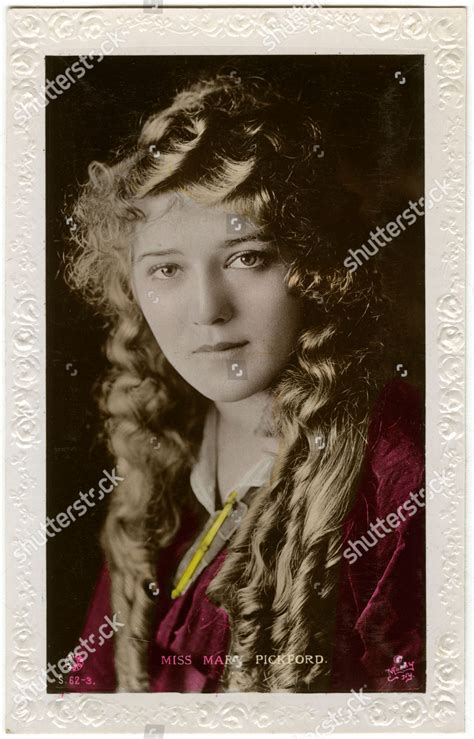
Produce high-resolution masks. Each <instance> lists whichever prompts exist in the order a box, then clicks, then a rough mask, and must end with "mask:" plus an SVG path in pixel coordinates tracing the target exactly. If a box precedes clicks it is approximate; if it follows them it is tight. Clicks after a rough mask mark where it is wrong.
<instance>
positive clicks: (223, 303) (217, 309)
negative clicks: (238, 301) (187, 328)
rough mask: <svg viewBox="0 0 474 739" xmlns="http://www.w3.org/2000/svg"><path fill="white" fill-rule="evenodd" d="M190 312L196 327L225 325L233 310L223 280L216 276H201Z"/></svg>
mask: <svg viewBox="0 0 474 739" xmlns="http://www.w3.org/2000/svg"><path fill="white" fill-rule="evenodd" d="M191 310H192V316H191V318H192V321H193V323H194V324H195V325H196V326H212V325H214V324H216V323H227V321H229V320H230V318H231V317H232V315H233V308H232V299H231V295H230V294H229V290H228V288H227V287H226V285H225V284H224V281H223V279H222V278H219V276H218V275H216V274H207V275H201V276H200V278H199V280H198V284H197V286H196V293H195V300H194V301H193V305H192V308H191Z"/></svg>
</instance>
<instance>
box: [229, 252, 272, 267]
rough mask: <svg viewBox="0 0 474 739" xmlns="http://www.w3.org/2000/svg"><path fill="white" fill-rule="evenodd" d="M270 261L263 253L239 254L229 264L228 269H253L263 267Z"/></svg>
mask: <svg viewBox="0 0 474 739" xmlns="http://www.w3.org/2000/svg"><path fill="white" fill-rule="evenodd" d="M268 261H269V257H268V255H267V254H264V253H263V252H261V251H247V252H243V253H242V254H237V255H236V256H235V257H233V258H232V260H231V261H230V262H228V263H227V266H228V267H234V268H236V269H251V268H252V267H262V266H263V265H266V264H267V263H268Z"/></svg>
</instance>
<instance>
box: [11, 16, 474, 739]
mask: <svg viewBox="0 0 474 739" xmlns="http://www.w3.org/2000/svg"><path fill="white" fill-rule="evenodd" d="M287 12H288V10H285V9H283V8H279V9H271V8H260V9H250V8H245V9H243V8H241V9H239V8H232V9H224V8H219V9H217V8H213V9H198V8H194V9H181V8H173V9H164V10H162V11H160V12H153V11H151V12H145V11H144V8H143V6H142V5H139V6H138V7H136V8H133V9H131V8H119V9H104V8H93V9H91V8H82V9H81V8H75V9H65V8H61V9H54V8H48V9H38V8H37V9H12V10H10V12H9V59H8V66H9V71H8V74H9V81H8V90H7V94H8V119H7V122H8V137H9V140H8V207H7V213H8V238H7V321H6V324H7V340H8V363H7V426H6V428H7V457H8V460H7V461H8V484H7V495H8V499H7V515H8V521H7V532H8V533H7V548H8V563H7V578H8V580H7V588H8V610H7V629H8V634H7V674H8V676H9V677H8V686H7V717H8V718H7V727H8V730H10V731H14V732H21V733H24V732H41V733H43V732H48V731H53V732H71V731H79V732H81V731H82V732H97V731H100V732H103V731H107V732H109V731H110V732H114V733H117V732H140V733H142V732H143V730H144V726H145V725H146V724H154V725H163V726H164V727H165V730H166V731H169V732H178V731H196V732H212V731H216V732H219V733H221V732H223V731H228V732H233V731H248V732H267V731H272V732H295V731H298V732H303V731H304V732H314V731H315V729H316V727H317V726H318V724H319V723H320V722H321V720H322V719H323V718H324V716H326V715H327V710H328V708H331V707H332V708H334V709H337V708H338V707H339V706H341V705H343V704H344V703H345V701H346V699H347V696H346V695H345V694H334V693H332V694H328V695H322V694H315V695H312V696H308V695H303V694H288V693H285V694H280V695H277V694H273V695H272V694H219V695H213V694H206V695H198V694H184V695H183V694H156V693H155V694H112V695H110V694H90V695H78V694H66V695H64V696H59V695H47V694H46V692H44V693H43V695H42V696H38V698H37V699H36V700H34V699H30V700H28V701H26V702H25V701H23V700H20V698H21V697H22V696H23V695H24V689H25V687H26V686H27V685H28V684H29V682H30V681H33V680H34V679H35V677H37V675H39V674H40V672H41V670H42V668H43V667H44V664H45V656H46V607H45V604H46V594H45V582H46V563H45V552H44V549H43V551H40V552H36V553H35V554H34V556H33V557H32V558H31V559H29V560H28V561H26V562H23V563H22V564H20V563H19V561H18V560H17V559H15V557H14V554H13V553H14V550H15V544H17V543H18V542H21V541H22V540H23V541H25V540H27V539H28V537H29V534H30V532H31V531H32V530H36V529H37V527H38V524H39V523H40V522H41V521H42V520H44V515H45V514H44V511H45V479H46V478H45V314H44V304H45V292H44V291H45V253H44V249H45V244H44V239H45V236H44V234H45V214H44V203H45V182H44V175H45V162H44V110H41V111H40V113H39V114H38V115H35V116H33V117H32V118H30V119H29V120H28V121H26V122H24V123H23V124H20V123H19V122H17V121H15V120H14V113H15V110H16V109H17V106H18V105H19V103H20V102H26V101H28V100H30V99H31V97H30V96H32V95H35V93H36V91H37V90H39V89H40V86H41V84H42V83H43V82H44V80H43V75H44V57H45V55H55V54H57V55H73V54H81V53H84V54H89V53H91V52H92V51H94V50H97V48H98V47H99V46H100V44H101V42H102V41H103V40H104V39H105V38H106V34H107V33H108V32H112V33H113V32H114V31H115V30H117V29H119V28H120V29H121V31H122V34H125V35H126V37H127V41H126V43H124V44H122V45H121V47H120V49H118V51H117V52H116V53H117V54H124V55H127V54H133V55H136V54H148V55H153V54H188V55H192V54H202V53H206V54H216V55H219V54H231V53H235V54H241V55H245V54H267V53H268V52H267V51H266V49H265V48H264V47H263V44H262V36H263V31H262V28H263V24H264V23H265V22H267V21H268V19H269V18H271V17H274V18H275V19H277V21H278V20H279V19H280V20H281V19H282V17H283V16H284V14H285V13H287ZM465 27H466V12H465V10H463V9H462V8H456V9H454V8H451V9H447V8H398V9H395V8H375V7H371V8H356V7H353V6H351V7H347V8H334V9H330V8H324V9H323V10H314V11H312V12H311V14H308V15H307V23H306V25H305V27H301V26H299V27H298V29H297V30H296V31H295V32H294V33H292V34H290V35H289V36H288V37H287V38H286V39H282V40H281V43H280V44H279V45H278V47H277V48H276V49H275V50H274V51H273V52H272V53H275V54H285V53H286V54H287V53H291V54H315V53H320V54H331V53H334V54H336V53H339V54H367V53H373V54H423V55H425V75H426V76H425V134H426V140H425V146H426V156H425V161H426V169H425V182H426V183H432V182H434V180H435V178H439V179H442V178H443V177H445V178H446V179H447V180H449V187H448V190H449V195H448V197H446V198H444V199H443V200H442V201H441V202H440V203H439V205H437V206H435V207H434V208H433V209H432V210H430V211H427V215H426V223H425V227H426V341H427V371H426V381H427V404H426V410H427V416H426V421H427V434H426V438H427V481H430V480H436V481H437V482H438V484H437V486H436V490H437V491H439V492H438V493H437V494H436V495H434V496H433V497H432V499H431V500H429V502H428V505H427V558H426V562H427V690H426V693H398V694H397V693H383V694H380V693H379V694H372V695H371V696H370V697H371V698H372V702H371V705H370V707H369V708H367V709H366V710H364V711H361V712H360V713H359V715H358V717H357V719H356V720H357V723H352V724H346V725H344V726H343V727H341V728H340V729H338V730H340V731H351V730H356V731H377V730H381V729H384V730H389V731H427V730H435V731H436V730H437V731H455V730H462V727H463V707H464V683H463V675H464V664H463V656H464V646H463V634H464V598H463V585H464V582H463V581H464V444H463V436H464V433H463V432H464V328H465V327H464V239H465V53H466V49H465Z"/></svg>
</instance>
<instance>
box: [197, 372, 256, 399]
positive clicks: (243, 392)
mask: <svg viewBox="0 0 474 739" xmlns="http://www.w3.org/2000/svg"><path fill="white" fill-rule="evenodd" d="M188 382H189V380H188ZM191 384H192V386H193V387H194V388H195V389H196V390H197V391H198V392H199V393H201V395H204V397H205V398H209V400H213V401H214V402H215V403H235V402H236V401H238V400H245V398H249V397H251V396H252V395H255V393H258V392H261V391H262V390H264V389H265V387H266V385H262V386H260V384H259V385H258V386H257V387H255V384H254V383H251V382H249V381H248V380H243V379H240V378H235V379H232V380H231V379H228V380H227V379H224V380H220V381H218V382H214V383H212V384H211V383H209V382H198V383H196V382H193V383H191Z"/></svg>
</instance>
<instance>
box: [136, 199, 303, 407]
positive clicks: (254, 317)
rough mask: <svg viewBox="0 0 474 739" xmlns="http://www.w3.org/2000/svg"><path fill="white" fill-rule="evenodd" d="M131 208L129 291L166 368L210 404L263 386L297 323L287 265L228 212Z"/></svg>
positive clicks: (164, 204) (159, 204) (150, 204)
mask: <svg viewBox="0 0 474 739" xmlns="http://www.w3.org/2000/svg"><path fill="white" fill-rule="evenodd" d="M140 207H141V209H142V210H143V211H144V213H145V215H146V219H145V220H143V221H140V222H138V224H137V227H136V230H135V240H134V247H133V248H134V251H133V272H132V274H133V290H134V294H135V297H136V299H137V300H138V302H139V304H140V306H141V309H142V311H143V314H144V316H145V318H146V320H147V322H148V324H149V326H150V328H151V330H152V332H153V334H154V336H155V338H156V341H157V342H158V345H159V346H160V348H161V350H162V352H163V353H164V355H165V356H166V358H167V359H168V361H169V362H170V364H172V365H173V367H174V368H175V369H176V370H177V372H178V373H179V374H180V375H181V376H182V377H183V378H184V379H185V380H186V381H187V382H188V383H189V384H190V385H192V386H193V387H194V388H195V389H196V390H198V391H199V392H200V393H201V394H202V395H204V396H206V397H207V398H210V399H211V400H214V401H220V402H226V401H236V400H242V399H243V398H248V397H250V396H251V395H254V394H255V393H257V392H261V391H262V390H265V389H267V388H268V386H269V385H270V383H271V382H272V380H273V379H274V378H275V377H276V375H277V374H278V372H279V371H280V370H281V369H282V368H283V367H284V366H285V364H286V363H287V361H288V357H289V355H290V353H291V351H292V349H293V348H294V344H295V339H296V337H297V335H298V333H299V329H300V326H301V321H302V305H301V301H300V300H299V299H298V298H296V297H294V296H292V295H290V294H289V293H288V290H287V287H286V285H285V282H284V277H285V274H286V271H287V269H288V265H285V264H284V262H283V261H282V260H281V258H280V257H279V256H278V253H277V251H276V248H275V247H273V246H271V245H269V244H266V243H264V242H262V241H258V240H256V238H255V237H253V236H252V231H253V227H252V226H251V224H249V223H248V222H247V223H245V222H244V220H243V219H242V218H241V217H239V216H237V215H236V214H235V213H233V212H232V211H231V210H230V208H231V206H228V208H227V209H226V208H224V207H222V206H212V207H204V206H202V205H199V204H198V203H196V202H195V201H193V200H191V199H189V198H186V197H183V196H179V197H177V196H176V195H175V194H162V195H158V196H155V197H147V198H145V199H144V200H143V201H142V203H141V204H140Z"/></svg>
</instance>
